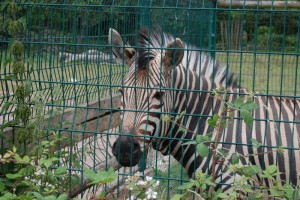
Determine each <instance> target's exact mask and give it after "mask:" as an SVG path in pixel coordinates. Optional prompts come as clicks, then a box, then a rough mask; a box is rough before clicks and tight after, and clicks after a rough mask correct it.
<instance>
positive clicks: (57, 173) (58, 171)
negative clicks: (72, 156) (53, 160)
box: [54, 167, 67, 176]
mask: <svg viewBox="0 0 300 200" xmlns="http://www.w3.org/2000/svg"><path fill="white" fill-rule="evenodd" d="M66 173H67V168H66V167H59V168H57V169H56V170H55V171H54V175H55V176H60V175H64V174H66Z"/></svg>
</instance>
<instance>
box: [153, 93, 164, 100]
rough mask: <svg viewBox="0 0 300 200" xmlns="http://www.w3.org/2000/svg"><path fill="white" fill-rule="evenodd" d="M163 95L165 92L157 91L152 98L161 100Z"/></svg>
mask: <svg viewBox="0 0 300 200" xmlns="http://www.w3.org/2000/svg"><path fill="white" fill-rule="evenodd" d="M164 94H165V92H163V91H157V92H155V93H154V95H153V98H155V99H162V98H163V96H164Z"/></svg>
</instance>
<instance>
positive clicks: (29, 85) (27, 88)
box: [25, 79, 31, 96]
mask: <svg viewBox="0 0 300 200" xmlns="http://www.w3.org/2000/svg"><path fill="white" fill-rule="evenodd" d="M30 91H31V80H28V79H27V80H26V82H25V94H26V96H29V95H30Z"/></svg>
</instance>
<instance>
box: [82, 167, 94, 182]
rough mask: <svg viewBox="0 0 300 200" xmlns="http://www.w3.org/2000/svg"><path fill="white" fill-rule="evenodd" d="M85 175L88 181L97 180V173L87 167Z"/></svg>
mask: <svg viewBox="0 0 300 200" xmlns="http://www.w3.org/2000/svg"><path fill="white" fill-rule="evenodd" d="M83 174H84V176H85V177H86V178H87V179H89V180H91V181H94V180H95V176H96V173H95V172H94V171H93V170H91V169H90V168H87V167H85V168H84V173H83Z"/></svg>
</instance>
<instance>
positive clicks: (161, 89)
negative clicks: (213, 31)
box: [108, 29, 184, 166]
mask: <svg viewBox="0 0 300 200" xmlns="http://www.w3.org/2000/svg"><path fill="white" fill-rule="evenodd" d="M153 37H154V38H153ZM108 42H109V44H110V45H112V52H113V54H114V56H115V57H116V58H117V59H119V60H122V62H124V63H125V65H127V67H128V72H127V73H126V75H125V77H124V82H123V83H122V87H121V88H120V89H119V90H120V92H121V94H122V98H121V109H122V115H121V118H122V122H123V123H122V133H121V135H120V136H119V138H118V139H117V140H116V141H115V143H114V144H113V148H112V152H113V154H114V156H115V157H116V158H117V160H118V161H119V164H120V165H122V166H135V165H136V164H138V162H139V161H140V158H141V156H142V154H143V151H144V150H145V149H146V148H145V147H146V146H147V145H148V144H150V142H151V139H152V137H151V136H154V135H158V131H159V127H160V126H161V124H160V121H161V120H160V118H161V113H162V112H168V109H167V108H165V107H166V106H165V104H166V103H167V102H168V101H169V100H170V98H171V97H170V92H168V91H166V90H165V88H168V84H169V83H168V82H169V81H168V80H169V77H170V74H171V72H172V69H173V68H174V67H175V66H177V65H179V63H180V62H181V60H182V58H183V55H184V51H183V43H182V41H181V40H180V39H178V38H176V39H174V38H173V37H171V36H168V35H160V34H159V32H157V33H155V32H151V35H150V33H149V32H148V30H147V29H140V31H139V33H138V45H137V48H136V49H134V48H132V47H131V46H130V45H128V44H125V45H124V43H123V40H122V38H121V36H120V34H119V33H118V32H117V31H116V30H114V29H110V30H109V35H108ZM154 43H155V44H154ZM158 46H159V47H162V48H163V49H161V48H160V49H159V48H157V47H158ZM153 47H156V48H153ZM177 48H178V49H179V50H176V49H177ZM149 136H150V137H149Z"/></svg>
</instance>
